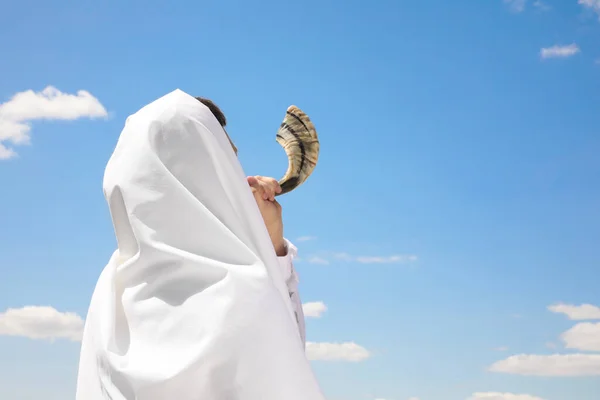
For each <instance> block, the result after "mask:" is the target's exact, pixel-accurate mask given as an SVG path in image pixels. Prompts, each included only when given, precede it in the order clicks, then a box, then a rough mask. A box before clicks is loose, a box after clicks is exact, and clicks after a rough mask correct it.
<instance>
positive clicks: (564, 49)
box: [540, 43, 581, 59]
mask: <svg viewBox="0 0 600 400" xmlns="http://www.w3.org/2000/svg"><path fill="white" fill-rule="evenodd" d="M580 51H581V50H580V49H579V46H577V44H575V43H572V44H569V45H566V46H562V45H555V46H551V47H544V48H542V49H541V50H540V56H541V57H542V58H544V59H546V58H567V57H572V56H574V55H575V54H577V53H579V52H580Z"/></svg>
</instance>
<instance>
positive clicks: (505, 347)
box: [494, 346, 508, 351]
mask: <svg viewBox="0 0 600 400" xmlns="http://www.w3.org/2000/svg"><path fill="white" fill-rule="evenodd" d="M494 350H495V351H508V346H500V347H495V348H494Z"/></svg>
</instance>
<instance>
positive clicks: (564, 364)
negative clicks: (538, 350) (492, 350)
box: [489, 354, 600, 376]
mask: <svg viewBox="0 0 600 400" xmlns="http://www.w3.org/2000/svg"><path fill="white" fill-rule="evenodd" d="M489 370H490V371H492V372H500V373H505V374H515V375H532V376H600V354H553V355H534V354H519V355H515V356H510V357H508V358H506V359H504V360H500V361H497V362H495V363H494V364H492V365H491V366H490V368H489Z"/></svg>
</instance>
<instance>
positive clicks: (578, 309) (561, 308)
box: [548, 303, 600, 321]
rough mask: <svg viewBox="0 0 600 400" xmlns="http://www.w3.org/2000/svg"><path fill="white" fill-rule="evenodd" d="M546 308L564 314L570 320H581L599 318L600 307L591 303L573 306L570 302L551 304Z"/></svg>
mask: <svg viewBox="0 0 600 400" xmlns="http://www.w3.org/2000/svg"><path fill="white" fill-rule="evenodd" d="M548 310H550V311H552V312H553V313H557V314H565V315H566V316H567V317H568V318H569V319H570V320H574V321H582V320H586V319H600V307H597V306H594V305H591V304H581V305H579V306H574V305H571V304H563V303H558V304H553V305H551V306H548Z"/></svg>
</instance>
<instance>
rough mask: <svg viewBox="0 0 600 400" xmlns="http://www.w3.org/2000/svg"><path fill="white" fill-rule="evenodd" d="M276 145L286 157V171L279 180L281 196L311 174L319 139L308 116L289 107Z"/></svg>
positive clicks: (315, 163)
mask: <svg viewBox="0 0 600 400" xmlns="http://www.w3.org/2000/svg"><path fill="white" fill-rule="evenodd" d="M277 143H279V144H280V145H281V147H283V149H284V150H285V152H286V154H287V156H288V162H289V164H288V169H287V172H286V173H285V175H284V176H283V178H281V179H280V180H279V186H281V193H278V194H276V196H278V195H282V194H284V193H289V192H291V191H292V190H294V189H296V188H297V187H298V186H300V185H301V184H302V183H303V182H304V181H305V180H306V179H307V178H308V177H309V176H310V174H312V172H313V170H314V169H315V166H316V165H317V160H318V158H319V138H318V137H317V131H316V130H315V126H314V125H313V123H312V122H311V121H310V119H309V118H308V116H307V115H306V114H305V113H304V112H303V111H302V110H300V109H299V108H298V107H296V106H289V107H288V109H287V111H286V114H285V118H284V119H283V122H282V123H281V126H280V127H279V130H278V131H277Z"/></svg>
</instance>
